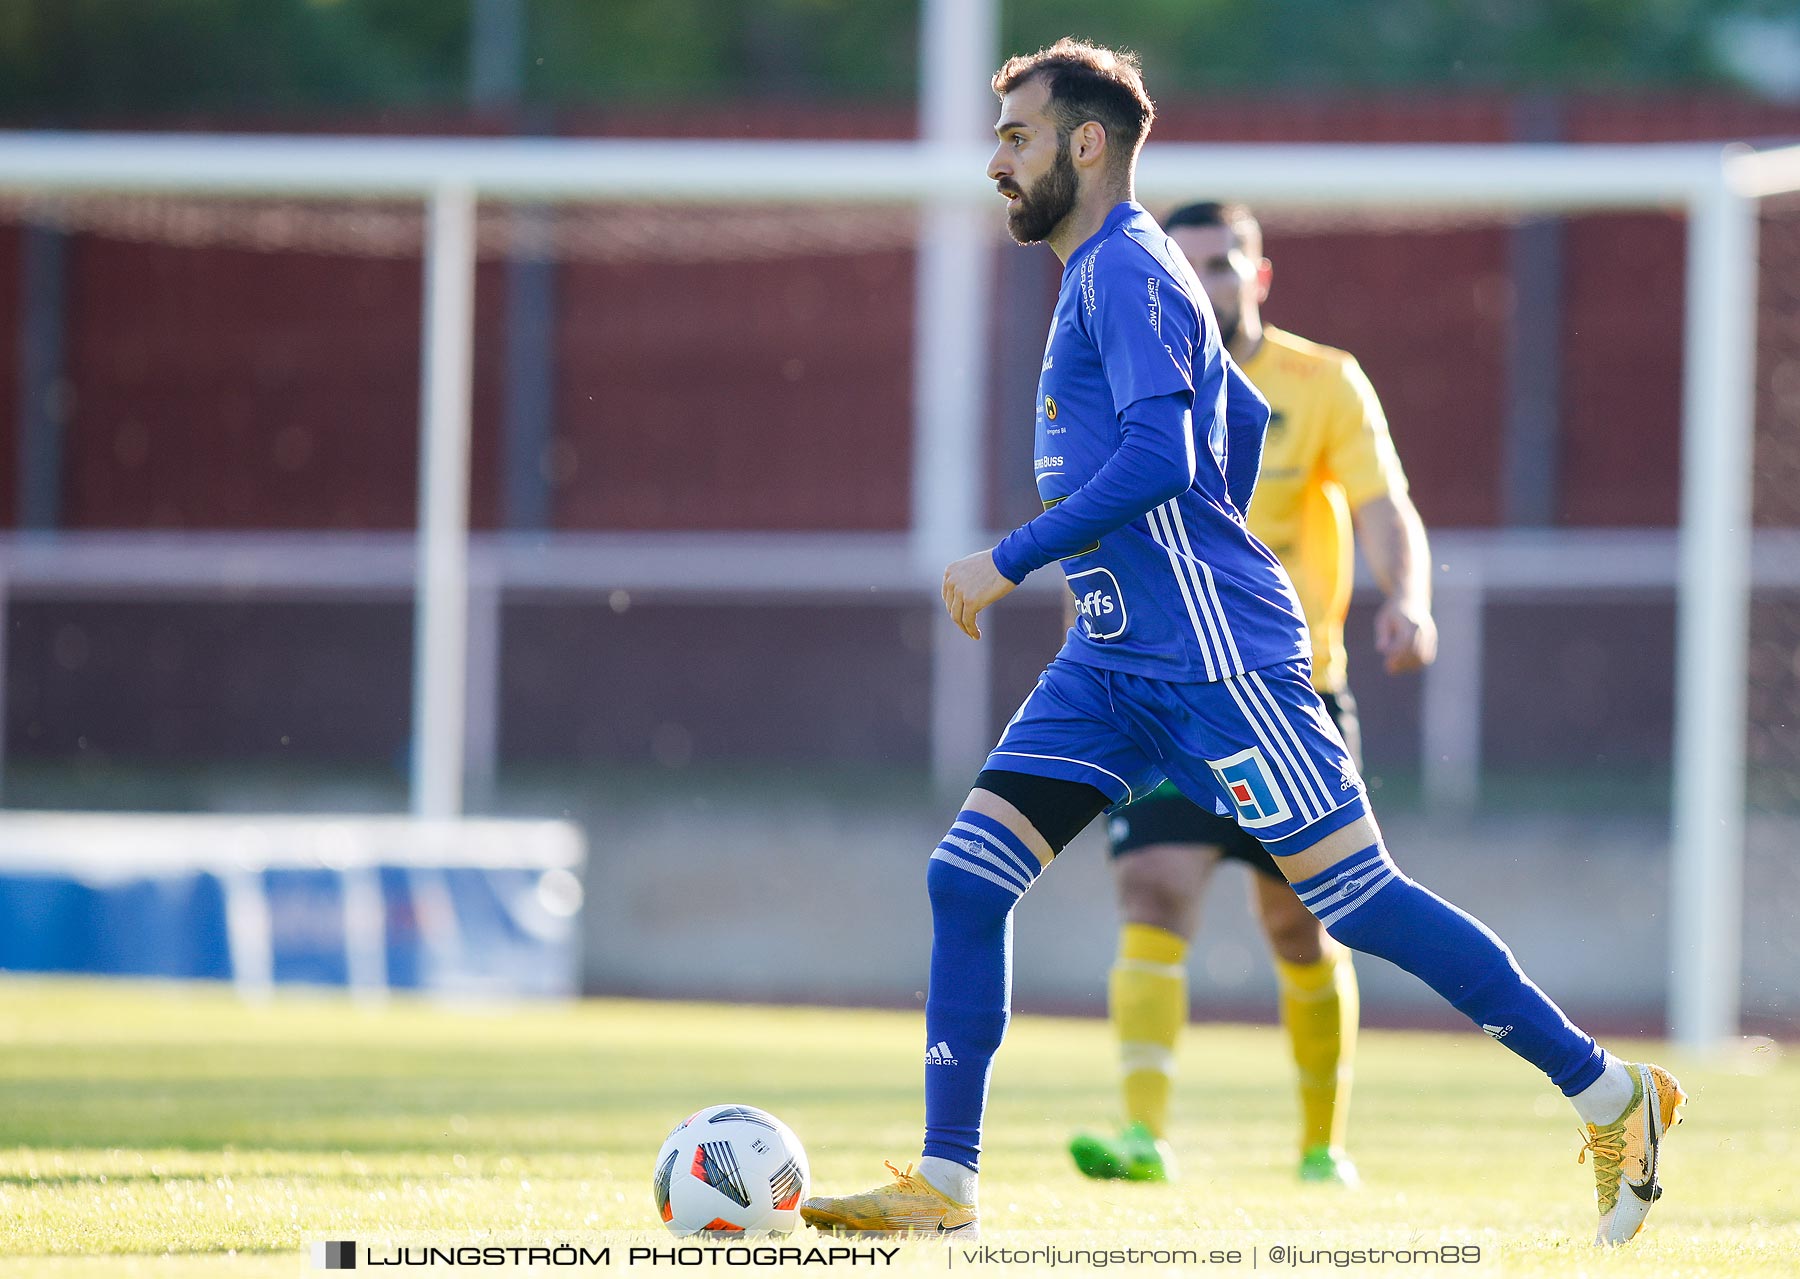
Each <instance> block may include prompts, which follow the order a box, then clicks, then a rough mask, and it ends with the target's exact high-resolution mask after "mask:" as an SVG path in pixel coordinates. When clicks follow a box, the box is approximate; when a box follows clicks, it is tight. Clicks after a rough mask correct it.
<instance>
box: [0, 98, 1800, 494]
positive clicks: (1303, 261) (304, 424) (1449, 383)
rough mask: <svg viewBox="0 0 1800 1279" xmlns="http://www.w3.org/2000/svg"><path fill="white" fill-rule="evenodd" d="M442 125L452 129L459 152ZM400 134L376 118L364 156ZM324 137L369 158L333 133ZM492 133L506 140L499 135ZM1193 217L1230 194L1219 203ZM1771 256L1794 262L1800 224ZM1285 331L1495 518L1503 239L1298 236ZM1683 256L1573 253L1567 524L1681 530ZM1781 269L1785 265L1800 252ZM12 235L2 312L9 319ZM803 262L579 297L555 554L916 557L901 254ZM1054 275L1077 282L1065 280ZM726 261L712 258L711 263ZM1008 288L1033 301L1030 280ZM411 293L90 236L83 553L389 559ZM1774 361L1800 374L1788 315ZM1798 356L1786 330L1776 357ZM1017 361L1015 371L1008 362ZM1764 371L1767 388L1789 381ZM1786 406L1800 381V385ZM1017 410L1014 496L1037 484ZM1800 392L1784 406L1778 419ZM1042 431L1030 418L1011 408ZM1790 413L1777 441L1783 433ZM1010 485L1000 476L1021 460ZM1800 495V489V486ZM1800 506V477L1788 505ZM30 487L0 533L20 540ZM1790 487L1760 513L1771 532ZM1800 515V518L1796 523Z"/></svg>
mask: <svg viewBox="0 0 1800 1279" xmlns="http://www.w3.org/2000/svg"><path fill="white" fill-rule="evenodd" d="M1510 118H1511V107H1510V104H1509V103H1507V102H1506V101H1505V100H1502V99H1498V98H1475V99H1453V100H1441V101H1433V100H1430V99H1417V98H1393V99H1383V100H1375V101H1363V102H1356V103H1343V102H1329V101H1323V100H1321V101H1310V102H1309V101H1301V102H1271V103H1255V102H1218V101H1206V100H1195V101H1187V102H1177V101H1171V102H1170V103H1168V104H1166V105H1165V107H1164V110H1163V113H1162V116H1161V119H1160V122H1159V124H1158V126H1157V136H1158V137H1159V138H1169V139H1185V140H1214V141H1234V140H1241V141H1254V140H1264V141H1276V140H1293V141H1341V140H1359V141H1438V142H1467V141H1498V140H1503V139H1504V138H1506V137H1507V136H1508V133H1509V128H1510V124H1509V121H1510ZM1565 121H1566V132H1567V135H1568V136H1569V137H1570V138H1571V139H1572V140H1582V141H1597V140H1607V141H1625V140H1648V139H1656V138H1682V137H1708V136H1712V137H1719V136H1753V137H1754V136H1764V135H1786V136H1792V135H1794V134H1800V109H1794V108H1775V107H1767V106H1759V105H1756V104H1744V103H1737V102H1693V101H1685V100H1684V101H1669V102H1649V103H1635V104H1619V103H1617V102H1612V101H1592V102H1586V101H1576V102H1572V103H1570V104H1568V105H1567V110H1566V117H1565ZM411 123H412V124H413V125H415V126H417V125H419V124H421V123H423V124H425V125H426V126H427V127H431V128H441V127H443V122H417V121H414V122H411ZM406 124H407V122H403V121H400V122H397V121H395V120H389V119H384V120H382V121H380V122H378V123H376V124H375V125H373V126H367V125H365V128H366V129H367V131H393V130H394V129H397V128H403V127H405V125H406ZM330 127H332V128H334V129H339V128H346V127H349V126H348V125H346V123H345V122H341V121H333V122H331V125H330ZM564 128H565V131H566V132H574V133H591V132H599V131H605V132H610V133H615V134H640V135H642V134H652V133H654V134H662V135H669V136H680V135H689V136H703V135H723V136H826V137H831V136H837V137H899V136H905V135H906V134H907V133H908V131H909V130H910V128H911V113H910V110H909V109H907V108H904V107H893V108H878V109H867V110H860V109H859V110H848V109H842V108H817V107H806V106H796V105H776V106H761V107H756V108H745V109H737V108H727V107H718V108H709V109H706V110H704V111H702V110H694V111H689V112H686V113H683V114H678V115H669V114H666V113H659V114H657V115H655V116H650V115H642V114H640V115H634V116H626V115H618V114H613V115H608V116H605V117H588V118H581V119H572V120H567V121H565V122H564ZM488 131H491V129H490V130H488ZM1195 195H1196V196H1204V195H1229V193H1228V192H1196V193H1195ZM1778 230H1779V231H1780V232H1781V233H1782V234H1786V224H1785V223H1783V224H1782V227H1781V228H1778ZM1269 231H1270V241H1269V253H1270V256H1271V258H1272V259H1273V260H1274V261H1275V264H1276V283H1275V291H1274V294H1273V296H1272V298H1271V301H1270V304H1269V314H1270V317H1271V318H1272V319H1273V320H1274V321H1275V322H1277V323H1279V324H1282V325H1284V326H1286V327H1289V328H1291V329H1293V330H1295V331H1297V332H1300V333H1303V334H1305V335H1307V336H1309V337H1313V338H1316V339H1318V340H1320V341H1325V342H1330V343H1333V344H1336V345H1341V346H1345V347H1348V348H1350V349H1351V350H1353V351H1354V352H1355V353H1356V354H1357V355H1358V357H1359V358H1360V359H1361V360H1362V362H1363V364H1364V366H1365V367H1366V368H1367V369H1368V371H1369V373H1370V375H1371V377H1372V378H1373V379H1374V382H1375V385H1376V387H1377V388H1378V390H1379V391H1380V393H1381V395H1382V398H1383V400H1384V402H1385V403H1386V406H1387V409H1388V413H1389V417H1390V419H1391V421H1392V423H1393V427H1394V431H1395V435H1396V437H1397V439H1398V440H1399V441H1400V445H1401V449H1402V453H1403V456H1404V457H1405V460H1406V463H1407V467H1408V470H1409V472H1410V473H1411V474H1412V477H1413V481H1414V487H1415V492H1416V493H1417V496H1418V499H1419V502H1420V506H1421V508H1422V509H1423V510H1424V512H1425V515H1426V517H1427V519H1428V520H1429V521H1431V522H1432V523H1434V524H1436V525H1439V526H1450V525H1477V526H1479V525H1491V524H1493V523H1495V522H1497V520H1498V519H1499V517H1500V500H1499V484H1500V474H1501V434H1502V423H1503V421H1504V414H1505V381H1504V379H1505V356H1506V339H1507V333H1508V327H1509V325H1510V323H1511V302H1510V284H1509V279H1508V275H1507V252H1508V235H1507V233H1506V231H1505V230H1504V229H1503V228H1502V227H1500V226H1498V225H1494V224H1490V225H1470V224H1467V223H1461V224H1456V225H1446V226H1444V227H1440V228H1437V229H1418V228H1411V229H1409V228H1404V227H1394V226H1389V227H1388V228H1387V229H1385V230H1383V231H1381V232H1380V233H1379V234H1373V235H1370V234H1347V233H1345V232H1343V231H1339V230H1335V229H1332V228H1330V227H1323V228H1322V227H1321V226H1319V225H1318V224H1316V223H1313V224H1308V223H1305V222H1301V221H1298V220H1296V219H1294V218H1293V217H1292V216H1291V215H1289V216H1287V217H1285V219H1284V215H1283V214H1281V213H1280V212H1279V211H1276V212H1275V213H1274V214H1273V215H1272V216H1271V217H1270V219H1269ZM1681 234H1682V229H1681V227H1680V224H1679V222H1678V221H1677V220H1676V219H1674V218H1672V217H1660V216H1633V217H1593V218H1581V219H1575V220H1572V221H1570V222H1569V223H1568V232H1567V240H1566V246H1565V261H1566V273H1565V298H1564V306H1565V311H1564V317H1563V326H1562V335H1563V338H1564V342H1563V358H1564V371H1563V388H1562V427H1563V433H1562V447H1563V454H1562V457H1561V459H1560V474H1561V483H1562V492H1561V503H1560V513H1561V518H1562V519H1563V520H1564V521H1566V522H1567V523H1570V524H1598V525H1604V524H1667V523H1670V522H1672V521H1673V519H1674V518H1675V515H1676V501H1677V492H1678V460H1679V453H1678V443H1679V441H1678V434H1677V425H1678V420H1679V404H1680V382H1679V366H1680V351H1681V345H1680V341H1681V339H1680V323H1681V321H1680V307H1681V300H1682V278H1681V277H1682V269H1683V267H1682V252H1681V247H1680V245H1681ZM1784 242H1791V237H1789V241H1784ZM16 244H17V237H16V235H14V234H11V233H8V234H6V235H4V236H0V296H7V297H12V298H16V297H17V282H16V266H17V255H16ZM808 248H809V246H808V244H807V243H806V242H805V241H804V239H797V240H796V242H795V244H794V245H793V252H791V253H784V254H781V255H777V256H767V257H764V258H763V259H762V260H749V261H743V260H739V261H705V260H702V261H681V260H680V258H681V246H680V243H679V240H677V242H676V243H675V245H674V246H673V247H672V248H670V249H666V250H658V251H654V252H651V253H649V254H648V255H638V257H637V260H631V261H621V260H612V259H618V258H621V257H625V256H628V255H622V254H619V253H616V252H615V253H599V254H592V253H590V254H588V255H586V256H585V257H582V258H578V259H572V260H569V261H565V262H564V263H563V264H562V265H561V267H560V268H559V269H558V271H557V273H556V275H557V283H556V287H557V299H558V300H557V323H558V331H557V339H556V347H555V352H554V355H555V371H554V377H555V385H554V387H553V401H554V405H555V413H556V418H557V424H558V436H557V440H556V442H555V445H554V447H553V449H552V451H551V455H550V456H549V457H548V458H546V459H545V462H544V465H545V468H546V473H547V474H549V475H550V476H551V477H552V481H553V507H552V509H553V518H554V521H555V523H556V525H557V526H558V527H562V528H573V529H598V528H642V529H676V528H707V529H729V528H799V529H829V528H854V529H893V528H899V527H901V526H902V525H903V524H904V522H905V520H906V517H907V511H908V509H909V504H910V493H909V483H910V479H909V475H910V467H909V462H908V458H909V455H910V448H911V443H910V419H911V399H912V392H911V355H910V343H911V326H912V319H911V298H912V270H911V254H910V252H909V251H907V250H906V249H904V248H902V247H895V246H894V245H893V244H892V242H891V238H890V239H889V240H885V241H880V242H879V243H878V244H877V245H876V247H874V248H872V249H871V250H870V251H868V252H863V253H855V254H848V255H845V254H836V253H817V252H809V251H808ZM1031 252H1033V253H1037V254H1039V255H1041V256H1043V258H1044V262H1043V267H1042V269H1043V271H1044V272H1045V273H1047V274H1048V275H1053V274H1054V265H1053V264H1052V263H1051V262H1050V260H1049V258H1048V256H1047V255H1045V254H1043V251H1042V250H1032V251H1031ZM703 256H716V255H703ZM1017 271H1018V268H1017V266H1016V264H1015V265H1014V266H1012V267H1011V268H1009V278H1014V277H1016V276H1017ZM503 282H504V274H503V271H502V270H501V268H500V267H499V266H498V265H497V264H495V263H487V264H484V266H483V268H482V270H481V274H480V281H479V298H478V308H479V313H480V321H479V326H478V335H477V369H478V371H477V384H476V403H475V421H476V432H475V484H474V492H473V494H472V512H473V517H474V520H475V522H476V524H477V525H478V526H491V525H493V524H494V523H495V521H496V520H497V519H498V516H499V501H500V499H499V494H500V488H501V478H500V473H499V456H500V454H499V439H498V437H499V419H500V398H499V392H500V370H501V355H502V343H503V340H504V324H505V315H504V308H503V306H502V304H501V302H502V298H503V294H504V289H503ZM418 295H419V268H418V265H417V263H416V262H415V261H413V260H411V259H410V258H406V257H402V258H391V257H389V258H383V257H348V256H330V255H325V254H320V253H299V252H257V251H253V250H250V249H244V248H184V247H174V246H171V245H168V244H150V243H137V242H131V241H127V240H124V239H119V238H110V237H108V236H105V235H100V234H93V233H84V234H78V235H76V236H74V237H73V239H72V243H71V251H70V255H69V295H68V314H69V333H68V347H67V350H68V373H69V381H70V384H71V389H72V418H71V421H70V426H69V432H68V442H67V465H66V476H65V510H66V512H67V519H68V522H69V523H70V524H71V525H73V526H76V527H85V528H96V527H189V528H199V527H206V528H398V527H405V526H407V525H409V524H411V523H412V521H413V518H414V515H413V510H414V486H415V483H416V461H415V455H416V429H417V395H418V386H417V383H418V345H419V339H418V328H417V324H418V306H419V301H418ZM1012 296H1013V295H1012V294H1011V293H1010V292H1009V294H1008V295H1007V296H1004V297H1002V298H1001V299H1000V303H999V305H998V306H997V307H996V312H997V317H996V329H997V339H998V342H999V344H1000V346H1001V347H1002V348H1003V349H1004V350H1011V349H1013V348H1017V349H1018V350H1021V351H1028V350H1031V349H1035V348H1036V347H1038V346H1040V345H1041V341H1042V337H1041V334H1042V330H1043V325H1044V323H1045V320H1046V315H1045V314H1042V313H1040V312H1042V311H1043V310H1044V307H1043V306H1042V301H1043V299H1042V298H1041V297H1038V296H1036V295H1033V296H1032V297H1031V298H1030V299H1028V301H1029V305H1026V304H1024V303H1020V304H1016V305H1008V303H1009V300H1010V299H1011V298H1012ZM1773 301H1774V302H1775V303H1778V304H1779V305H1778V306H1777V307H1776V309H1775V310H1773V311H1771V312H1770V313H1769V315H1768V316H1767V317H1766V318H1765V326H1764V327H1765V342H1773V341H1778V340H1779V341H1787V342H1790V343H1793V344H1795V345H1800V334H1795V333H1793V331H1792V325H1793V324H1794V323H1796V321H1794V320H1793V315H1794V313H1795V304H1794V301H1793V299H1792V298H1791V297H1784V298H1779V299H1774V300H1773ZM16 312H17V306H16V304H15V305H12V306H4V305H0V314H3V315H4V318H3V319H0V449H3V450H4V452H3V453H0V456H9V457H10V456H11V455H12V446H11V443H10V436H11V433H12V431H13V429H14V422H13V417H14V414H15V411H16V410H15V403H14V401H15V396H14V395H13V393H12V380H13V368H12V361H11V360H10V359H8V358H6V357H5V354H4V353H6V352H10V351H11V350H13V349H14V347H15V345H16V344H15V343H14V342H13V341H12V340H10V339H11V335H12V333H13V327H12V326H13V325H14V324H15V323H16ZM1784 325H1785V326H1787V327H1785V328H1784V327H1783V326H1784ZM1015 362H1016V361H1015ZM1765 363H1766V364H1770V363H1772V362H1771V361H1765ZM1788 376H1790V378H1791V376H1792V375H1788ZM1017 380H1018V379H1017V378H1013V379H1012V380H1011V381H1005V382H1003V384H1002V385H1001V387H1000V392H999V394H998V395H997V397H996V399H997V402H996V404H995V405H994V410H993V420H994V421H995V423H996V427H995V429H996V432H997V433H998V438H997V451H996V465H999V466H1005V465H1009V464H1013V463H1018V464H1020V465H1022V461H1020V459H1022V457H1023V453H1022V451H1021V450H1022V447H1023V446H1020V447H1017V448H1015V447H1014V444H1015V443H1016V441H1017V439H1018V438H1019V436H1018V435H1015V434H1014V432H1015V431H1018V432H1022V431H1023V429H1024V428H1023V427H1022V426H1020V425H1019V424H1020V423H1021V422H1023V421H1026V420H1028V419H1026V418H1025V415H1024V408H1023V403H1022V401H1023V399H1024V397H1025V396H1026V395H1028V394H1029V391H1028V388H1027V389H1026V390H1025V391H1023V392H1021V391H1020V389H1019V388H1018V387H1016V386H1014V385H1013V384H1012V383H1013V382H1015V381H1017ZM1778 391H1779V392H1781V394H1782V395H1785V396H1786V397H1787V399H1786V401H1783V402H1789V401H1791V400H1792V399H1793V398H1794V396H1793V393H1792V392H1791V390H1787V391H1782V389H1781V388H1770V389H1768V393H1767V394H1766V395H1765V408H1766V409H1767V408H1768V407H1769V405H1771V404H1773V403H1775V401H1776V400H1777V399H1780V395H1777V392H1778ZM1015 400H1018V401H1020V403H1014V402H1013V401H1015ZM1770 411H1773V410H1770ZM1014 454H1017V457H1014V456H1013V455H1014ZM1009 459H1010V461H1009ZM1795 465H1796V466H1800V463H1796V464H1795ZM1789 478H1790V479H1792V478H1793V477H1792V476H1790V477H1789ZM11 489H12V486H11V485H7V486H5V491H4V492H0V518H4V519H6V520H8V521H10V520H11V518H12V511H13V494H12V491H11ZM1796 489H1800V485H1796V484H1793V483H1788V484H1786V485H1785V487H1783V486H1781V485H1775V484H1769V483H1765V486H1764V489H1763V490H1762V492H1761V493H1760V494H1759V501H1760V502H1761V503H1762V508H1761V509H1762V510H1763V511H1764V513H1765V516H1766V514H1767V512H1768V511H1770V510H1774V509H1776V508H1777V507H1778V506H1779V505H1781V504H1782V503H1784V502H1785V503H1786V504H1787V505H1788V506H1792V505H1793V504H1794V502H1795V499H1793V498H1792V497H1789V496H1786V495H1787V494H1791V493H1792V492H1793V491H1795V490H1796ZM1788 514H1789V515H1790V516H1791V515H1792V514H1793V513H1792V512H1791V511H1789V512H1788Z"/></svg>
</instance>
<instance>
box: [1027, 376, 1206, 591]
mask: <svg viewBox="0 0 1800 1279" xmlns="http://www.w3.org/2000/svg"><path fill="white" fill-rule="evenodd" d="M1188 415H1189V408H1188V402H1187V400H1186V398H1185V397H1183V396H1173V395H1170V396H1161V397H1158V398H1157V399H1154V400H1144V401H1140V402H1139V403H1138V404H1134V405H1132V406H1131V410H1130V411H1128V412H1127V414H1126V418H1125V422H1124V430H1125V439H1124V442H1123V443H1122V444H1120V446H1119V448H1118V451H1117V452H1115V453H1114V454H1113V455H1112V456H1111V457H1110V458H1108V459H1107V460H1106V462H1105V464H1104V465H1102V466H1101V467H1100V469H1099V470H1098V471H1096V472H1094V477H1093V478H1092V479H1090V480H1089V481H1088V482H1087V483H1086V484H1083V485H1082V486H1081V487H1080V488H1078V489H1076V490H1075V492H1073V493H1071V494H1070V495H1069V496H1068V497H1067V498H1065V499H1064V500H1063V501H1061V502H1058V503H1057V504H1056V505H1055V506H1053V507H1051V508H1050V509H1049V510H1047V511H1045V512H1044V513H1043V514H1042V515H1040V516H1038V517H1037V518H1036V519H1034V520H1032V521H1030V522H1029V523H1027V524H1024V525H1021V526H1020V527H1019V528H1016V529H1014V530H1013V531H1012V532H1011V533H1009V534H1007V536H1006V537H1005V538H1003V539H1001V542H1000V545H998V546H996V547H995V548H994V566H995V567H996V568H998V569H999V570H1000V572H1001V574H1002V575H1003V576H1004V577H1006V579H1007V580H1008V581H1012V582H1022V581H1024V580H1025V578H1026V576H1027V575H1028V574H1030V573H1032V572H1033V571H1035V570H1037V569H1040V568H1042V567H1044V565H1046V564H1051V563H1054V562H1055V561H1057V560H1060V559H1066V558H1067V557H1069V556H1071V555H1075V554H1077V553H1079V552H1080V551H1082V550H1084V549H1085V548H1087V547H1089V546H1091V545H1093V544H1094V543H1095V542H1098V541H1099V540H1100V539H1101V538H1103V537H1105V536H1106V535H1107V534H1108V533H1112V532H1114V531H1116V530H1118V529H1121V528H1123V527H1124V526H1125V525H1127V524H1129V523H1131V522H1132V521H1133V520H1135V519H1139V518H1141V517H1142V516H1143V515H1144V514H1145V513H1146V512H1148V511H1151V510H1153V509H1155V508H1156V507H1158V506H1161V505H1162V504H1163V503H1164V502H1167V501H1168V500H1169V499H1170V498H1173V497H1177V496H1179V495H1180V494H1182V493H1185V492H1187V490H1188V488H1189V487H1190V486H1191V485H1192V484H1193V482H1194V451H1193V443H1192V438H1191V432H1190V428H1189V425H1188Z"/></svg>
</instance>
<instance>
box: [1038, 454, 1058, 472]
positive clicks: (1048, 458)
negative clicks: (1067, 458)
mask: <svg viewBox="0 0 1800 1279" xmlns="http://www.w3.org/2000/svg"><path fill="white" fill-rule="evenodd" d="M1062 464H1063V460H1062V455H1061V454H1060V453H1047V454H1045V455H1044V456H1043V457H1034V458H1032V459H1031V466H1032V469H1033V470H1038V471H1048V470H1050V469H1052V468H1053V467H1059V466H1061V465H1062Z"/></svg>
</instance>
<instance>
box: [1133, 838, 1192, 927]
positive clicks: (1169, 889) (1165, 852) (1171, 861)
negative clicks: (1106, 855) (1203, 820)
mask: <svg viewBox="0 0 1800 1279" xmlns="http://www.w3.org/2000/svg"><path fill="white" fill-rule="evenodd" d="M1158 854H1162V855H1160V856H1159V855H1158ZM1169 854H1176V856H1170V855H1169ZM1202 857H1203V854H1201V853H1200V852H1199V851H1198V850H1195V849H1188V848H1181V849H1172V848H1171V849H1165V848H1162V847H1153V848H1147V849H1144V850H1142V851H1141V852H1136V853H1130V854H1127V855H1125V856H1122V857H1120V858H1119V860H1118V866H1119V872H1118V884H1119V908H1120V913H1121V914H1122V915H1123V916H1124V918H1125V922H1126V923H1128V924H1148V925H1149V926H1151V927H1152V928H1161V929H1165V930H1167V931H1168V932H1172V933H1176V934H1178V935H1180V936H1182V937H1186V936H1188V935H1189V934H1190V933H1191V932H1192V931H1193V923H1194V918H1195V916H1196V915H1197V913H1198V912H1199V909H1200V898H1201V895H1202V893H1203V892H1204V891H1205V877H1204V875H1203V874H1202V873H1201V870H1200V868H1199V864H1200V862H1201V859H1202ZM1190 862H1191V863H1194V864H1193V865H1189V864H1188V863H1190Z"/></svg>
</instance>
